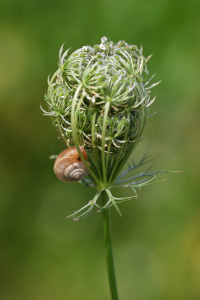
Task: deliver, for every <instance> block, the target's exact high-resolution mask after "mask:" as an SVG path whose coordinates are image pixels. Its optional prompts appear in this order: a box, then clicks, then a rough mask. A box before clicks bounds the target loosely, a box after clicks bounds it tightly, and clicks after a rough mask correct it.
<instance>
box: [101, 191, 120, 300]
mask: <svg viewBox="0 0 200 300" xmlns="http://www.w3.org/2000/svg"><path fill="white" fill-rule="evenodd" d="M106 198H107V195H106V192H105V191H102V204H103V206H104V205H105V204H106ZM103 224H104V238H105V248H106V260H107V270H108V278H109V285H110V292H111V297H112V300H118V299H119V298H118V292H117V283H116V276H115V267H114V260H113V250H112V239H111V224H110V209H109V208H107V209H103Z"/></svg>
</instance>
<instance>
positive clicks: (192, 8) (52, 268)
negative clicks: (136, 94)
mask: <svg viewBox="0 0 200 300" xmlns="http://www.w3.org/2000/svg"><path fill="white" fill-rule="evenodd" d="M199 16H200V2H199V0H162V1H161V0H153V1H149V0H134V1H132V0H123V1H121V0H115V1H114V0H93V1H92V0H91V1H89V0H85V1H68V0H65V1H62V0H57V1H52V0H50V1H47V0H40V1H39V0H35V1H25V0H18V1H12V0H3V1H2V0H1V3H0V129H1V137H0V142H1V146H0V173H1V178H0V186H1V193H0V195H1V200H0V275H1V279H0V294H1V296H0V297H1V299H2V300H11V299H15V300H18V299H19V300H27V299H29V300H46V299H48V300H55V299H59V300H64V299H69V300H79V299H87V300H94V299H95V300H102V299H104V300H109V299H110V295H109V290H108V283H107V274H106V266H105V252H104V242H103V232H102V216H101V214H99V215H96V216H92V217H90V218H88V219H86V220H83V221H81V222H73V221H72V220H67V219H66V218H65V217H66V216H67V215H69V214H70V213H72V212H73V211H74V210H76V209H78V208H80V207H81V206H82V205H83V203H87V201H88V200H89V199H91V197H92V196H93V195H94V192H95V191H94V190H90V189H86V188H85V187H83V186H81V185H80V184H79V183H76V184H63V183H61V182H59V181H58V180H57V178H56V177H55V175H54V174H53V161H52V160H50V159H49V156H50V155H52V154H58V153H59V152H60V151H61V150H62V149H63V148H62V145H61V142H60V141H59V140H58V139H57V135H56V132H55V131H54V128H53V126H52V124H51V122H50V119H48V118H47V117H43V116H42V112H41V110H40V104H44V102H43V96H44V94H45V91H46V89H47V76H48V75H49V74H53V72H54V71H55V70H56V68H57V61H58V51H59V48H60V46H61V45H62V44H63V43H64V42H65V47H66V49H67V48H69V47H72V50H76V49H77V48H79V47H82V46H83V45H88V44H90V45H94V44H96V43H99V42H100V38H101V37H102V36H107V37H109V38H111V39H112V40H113V41H115V42H117V41H118V40H126V41H127V42H128V43H130V44H137V45H138V46H140V45H143V48H144V55H145V56H148V55H149V54H151V53H154V55H153V57H152V59H151V60H150V62H149V70H150V73H151V74H153V73H155V72H156V73H157V75H156V79H157V80H160V79H162V83H161V84H160V85H159V86H158V87H157V88H155V93H156V95H157V100H156V102H155V103H154V104H153V106H152V107H151V112H152V113H153V112H155V111H156V112H157V114H156V115H155V116H154V117H153V118H151V119H150V120H149V122H148V124H147V125H146V128H145V131H144V140H143V141H142V142H141V143H140V144H139V145H138V148H137V149H136V151H135V152H134V153H133V156H132V158H133V157H137V158H139V156H140V155H142V154H143V153H144V152H145V150H146V148H147V147H149V153H152V154H153V155H154V156H156V157H157V163H156V166H155V170H156V169H158V170H160V169H170V170H182V171H184V173H183V174H171V175H170V176H169V179H168V180H167V181H165V182H163V183H160V184H158V185H154V186H151V187H147V188H145V189H143V190H142V191H141V193H140V198H139V200H138V201H136V200H133V201H130V202H128V203H125V204H122V205H121V210H122V213H123V217H122V218H120V217H119V216H118V215H117V213H116V212H115V211H114V210H112V228H113V244H114V250H115V261H116V271H117V279H118V285H119V294H120V299H121V300H132V299H137V300H160V299H162V300H179V299H180V300H188V299H190V300H199V299H200V197H199V195H200V188H199V173H200V163H199V154H200V134H199V133H200V132H199V131H200V117H199V116H200V17H199Z"/></svg>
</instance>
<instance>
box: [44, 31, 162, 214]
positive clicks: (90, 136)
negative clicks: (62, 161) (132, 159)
mask: <svg viewBox="0 0 200 300" xmlns="http://www.w3.org/2000/svg"><path fill="white" fill-rule="evenodd" d="M142 51H143V50H142V48H140V49H138V48H137V46H135V45H129V44H127V43H126V42H124V41H120V42H118V43H116V44H115V43H113V42H112V41H110V40H108V39H107V38H106V37H103V38H102V39H101V43H100V45H95V46H93V47H91V46H83V47H82V48H80V49H78V50H76V51H75V52H73V53H72V54H71V55H68V52H69V50H67V51H66V52H64V53H63V46H62V47H61V50H60V53H59V68H58V70H57V71H56V72H55V73H54V75H53V76H52V78H51V79H49V81H48V84H49V86H48V90H47V94H46V96H45V101H46V102H47V104H48V109H47V110H44V109H43V111H44V114H45V115H47V116H50V117H51V119H52V121H53V124H54V126H55V128H56V129H57V131H58V134H59V136H60V138H61V139H62V140H63V142H64V144H65V146H66V147H71V146H76V148H77V150H78V151H80V149H79V146H82V147H84V149H85V151H86V152H87V153H88V159H89V163H90V165H88V164H86V167H87V168H88V171H89V173H90V176H89V178H87V179H85V180H84V183H86V184H87V185H88V186H96V187H97V194H96V195H95V197H94V199H93V200H91V201H90V202H89V203H88V204H87V205H86V207H84V209H81V210H80V211H79V212H76V213H75V214H73V216H74V218H80V217H82V216H87V215H88V214H90V213H92V212H93V211H101V210H102V209H104V208H107V207H110V206H111V205H114V206H115V207H116V208H117V205H116V203H117V202H121V201H124V200H127V199H130V197H129V198H125V199H122V198H115V197H113V196H112V194H111V191H110V189H112V188H115V187H125V186H130V187H132V189H133V190H134V192H135V193H136V190H135V188H136V187H141V186H143V185H147V184H149V182H150V181H151V180H152V179H154V178H155V176H157V175H156V174H158V173H160V172H154V173H149V170H147V171H146V172H143V173H140V174H139V175H138V176H133V177H130V178H128V179H123V178H122V177H124V176H127V174H128V173H129V172H131V171H133V170H134V169H135V168H136V167H139V166H141V165H143V164H144V163H146V162H147V160H148V158H144V159H142V160H141V162H140V163H139V164H138V165H135V164H134V165H133V166H131V167H130V168H129V169H128V170H127V171H125V172H124V173H123V174H122V175H120V177H118V178H117V176H118V175H119V172H120V171H121V169H122V167H123V166H124V164H125V162H126V160H127V159H128V157H129V155H130V153H131V151H132V150H133V149H134V148H135V146H136V145H137V143H138V141H139V140H140V139H141V134H142V131H143V128H144V125H145V123H146V121H147V118H148V107H149V106H150V105H151V104H152V103H153V102H154V100H155V97H151V88H153V87H154V86H156V85H157V84H158V83H159V82H157V83H154V84H150V81H151V80H152V78H153V77H154V76H151V77H150V76H149V72H148V70H147V62H148V60H149V59H150V57H151V56H149V57H147V58H145V57H144V56H143V52H142ZM80 157H81V159H82V160H83V162H84V161H85V160H84V158H82V155H81V153H80ZM138 177H140V180H139V181H135V178H138ZM122 179H123V180H122ZM102 190H105V191H106V192H107V195H108V202H107V204H106V205H105V206H104V207H101V206H100V205H98V204H97V199H98V197H99V195H100V193H101V191H102ZM117 209H118V208H117ZM83 212H84V213H83Z"/></svg>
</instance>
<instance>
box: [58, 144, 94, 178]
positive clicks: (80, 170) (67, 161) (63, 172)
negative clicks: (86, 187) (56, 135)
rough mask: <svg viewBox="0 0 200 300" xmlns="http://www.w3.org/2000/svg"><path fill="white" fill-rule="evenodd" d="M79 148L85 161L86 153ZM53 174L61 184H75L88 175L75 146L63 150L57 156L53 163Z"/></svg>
mask: <svg viewBox="0 0 200 300" xmlns="http://www.w3.org/2000/svg"><path fill="white" fill-rule="evenodd" d="M79 148H80V150H81V153H82V154H83V157H84V158H85V160H87V153H86V152H85V150H84V149H83V148H82V147H80V146H79ZM88 165H89V163H88ZM54 172H55V174H56V176H57V178H58V179H59V180H61V181H63V182H77V181H80V180H82V179H84V178H85V177H86V176H88V174H89V172H88V170H87V168H86V167H85V165H84V163H83V161H82V160H81V158H80V156H79V153H78V151H77V149H76V147H75V146H73V147H70V148H67V149H65V150H64V151H62V152H61V153H60V154H59V155H58V157H57V158H56V160H55V163H54Z"/></svg>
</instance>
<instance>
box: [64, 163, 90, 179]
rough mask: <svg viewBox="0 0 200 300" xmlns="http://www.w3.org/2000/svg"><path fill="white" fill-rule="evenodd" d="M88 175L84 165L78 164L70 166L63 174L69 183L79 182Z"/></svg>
mask: <svg viewBox="0 0 200 300" xmlns="http://www.w3.org/2000/svg"><path fill="white" fill-rule="evenodd" d="M88 174H89V172H88V170H87V169H86V167H85V165H84V163H83V162H78V163H74V164H72V165H70V166H68V167H67V168H66V169H65V170H64V172H63V177H64V178H65V179H66V181H67V182H77V181H80V180H82V179H84V178H85V177H86V176H88Z"/></svg>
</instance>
